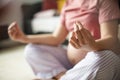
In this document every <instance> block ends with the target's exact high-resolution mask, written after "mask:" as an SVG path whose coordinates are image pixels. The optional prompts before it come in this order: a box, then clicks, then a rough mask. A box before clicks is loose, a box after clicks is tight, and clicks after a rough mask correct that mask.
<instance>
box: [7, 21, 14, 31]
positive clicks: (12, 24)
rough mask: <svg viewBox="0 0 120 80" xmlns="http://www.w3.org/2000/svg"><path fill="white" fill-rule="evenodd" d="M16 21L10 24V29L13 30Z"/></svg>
mask: <svg viewBox="0 0 120 80" xmlns="http://www.w3.org/2000/svg"><path fill="white" fill-rule="evenodd" d="M15 24H16V22H13V23H11V24H10V26H9V27H8V30H11V29H12V28H13V27H14V26H15Z"/></svg>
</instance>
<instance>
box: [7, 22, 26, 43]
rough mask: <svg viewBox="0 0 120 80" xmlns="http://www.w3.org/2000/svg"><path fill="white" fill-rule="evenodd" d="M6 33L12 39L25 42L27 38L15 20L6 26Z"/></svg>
mask: <svg viewBox="0 0 120 80" xmlns="http://www.w3.org/2000/svg"><path fill="white" fill-rule="evenodd" d="M8 34H9V37H10V38H11V39H12V40H14V41H19V42H22V43H25V41H26V39H27V38H26V36H25V35H24V33H23V32H22V31H21V29H20V28H19V26H18V24H17V23H16V22H13V23H12V24H10V26H9V27H8Z"/></svg>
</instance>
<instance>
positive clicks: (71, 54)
mask: <svg viewBox="0 0 120 80" xmlns="http://www.w3.org/2000/svg"><path fill="white" fill-rule="evenodd" d="M86 54H87V52H86V51H84V50H82V49H75V48H74V47H73V46H72V45H71V44H69V45H68V52H67V55H68V59H69V60H70V62H71V63H72V64H73V65H75V64H77V63H78V62H79V61H81V60H82V59H83V58H84V57H85V56H86Z"/></svg>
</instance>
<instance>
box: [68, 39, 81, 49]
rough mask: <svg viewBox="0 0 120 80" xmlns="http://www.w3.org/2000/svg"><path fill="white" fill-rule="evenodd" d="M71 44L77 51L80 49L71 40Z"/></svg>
mask: <svg viewBox="0 0 120 80" xmlns="http://www.w3.org/2000/svg"><path fill="white" fill-rule="evenodd" d="M70 44H71V45H72V46H73V47H75V48H76V49H78V48H79V46H76V45H75V44H74V43H73V42H72V41H71V40H70Z"/></svg>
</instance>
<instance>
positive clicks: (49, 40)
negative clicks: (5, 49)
mask: <svg viewBox="0 0 120 80" xmlns="http://www.w3.org/2000/svg"><path fill="white" fill-rule="evenodd" d="M24 43H34V44H46V45H53V46H57V45H59V44H60V42H59V41H58V40H57V38H56V37H55V36H53V35H52V34H42V35H41V34H40V35H27V36H26V40H25V41H24Z"/></svg>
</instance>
